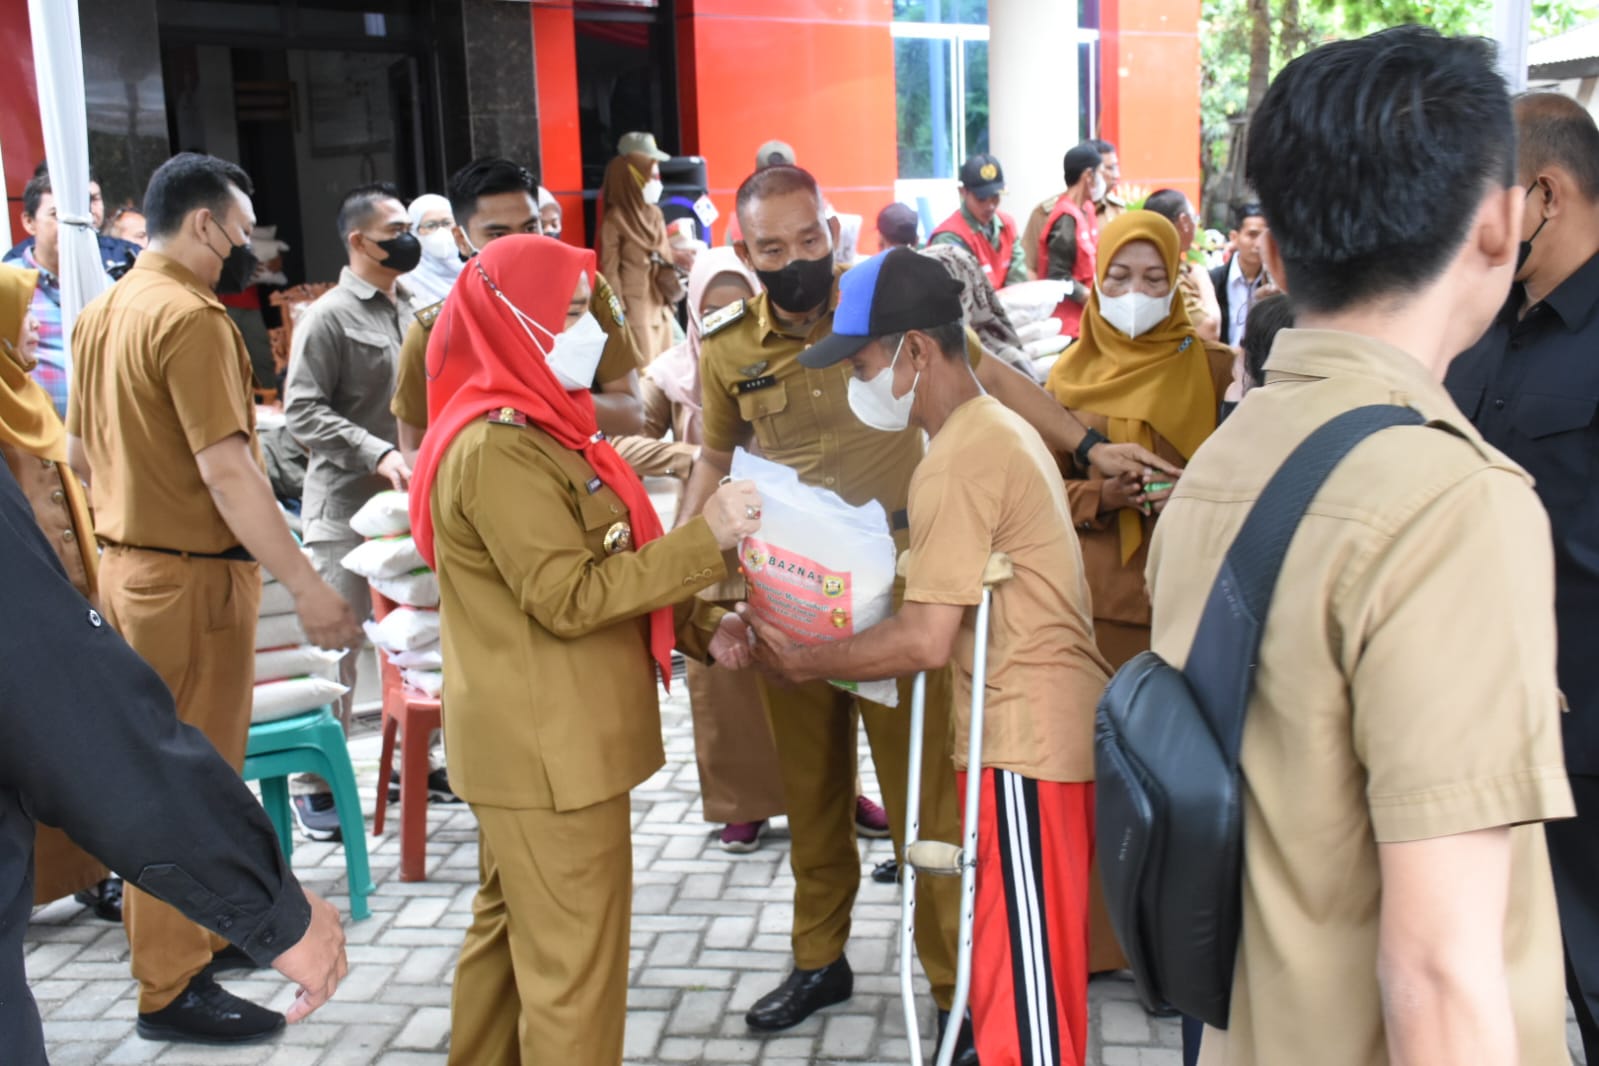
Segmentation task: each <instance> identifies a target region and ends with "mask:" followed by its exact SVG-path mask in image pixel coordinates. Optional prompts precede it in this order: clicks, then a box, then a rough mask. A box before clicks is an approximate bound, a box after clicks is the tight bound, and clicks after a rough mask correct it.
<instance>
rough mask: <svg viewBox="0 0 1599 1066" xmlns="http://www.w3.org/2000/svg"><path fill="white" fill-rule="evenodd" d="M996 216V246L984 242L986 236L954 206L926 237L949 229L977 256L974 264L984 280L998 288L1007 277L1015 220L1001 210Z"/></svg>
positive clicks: (1014, 250) (1008, 276)
mask: <svg viewBox="0 0 1599 1066" xmlns="http://www.w3.org/2000/svg"><path fill="white" fill-rule="evenodd" d="M995 217H996V218H998V219H999V247H998V248H995V247H994V246H993V245H992V244H990V243H989V242H988V238H987V237H985V236H984V235H983V234H981V233H978V232H977V231H976V230H974V229H972V227H971V226H969V225H967V223H966V216H965V215H963V214H961V212H960V210H959V209H957V210H956V211H955V213H954V214H953V215H950V216H949V217H948V218H946V219H945V220H944V221H942V222H940V223H939V224H938V228H937V229H935V230H934V231H933V232H932V236H929V237H928V238H927V239H928V241H929V242H931V241H932V239H933V237H936V236H938V235H939V234H940V233H953V234H954V235H955V236H957V237H959V238H960V239H961V242H962V243H963V244H965V245H966V250H967V251H969V252H971V253H972V254H973V255H975V256H976V257H977V265H978V266H980V267H982V268H983V276H984V277H985V278H987V279H988V283H989V284H990V285H992V286H993V287H994V288H996V289H999V288H1003V287H1004V286H1005V283H1006V281H1008V280H1009V278H1010V261H1011V256H1013V255H1015V254H1016V220H1015V219H1013V218H1011V217H1010V216H1009V215H1007V214H1006V213H1005V212H1003V211H1001V212H999V214H998V215H996V216H995Z"/></svg>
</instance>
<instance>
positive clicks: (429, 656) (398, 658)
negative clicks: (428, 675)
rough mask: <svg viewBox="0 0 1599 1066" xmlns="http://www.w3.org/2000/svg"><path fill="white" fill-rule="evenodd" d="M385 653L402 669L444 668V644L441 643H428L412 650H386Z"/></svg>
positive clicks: (390, 660)
mask: <svg viewBox="0 0 1599 1066" xmlns="http://www.w3.org/2000/svg"><path fill="white" fill-rule="evenodd" d="M383 654H385V655H387V656H388V657H389V662H391V663H393V664H394V665H395V666H398V667H399V668H400V669H401V670H442V669H444V646H443V645H441V644H428V645H426V646H425V647H421V648H413V649H412V650H410V651H394V652H390V651H386V652H384V653H383Z"/></svg>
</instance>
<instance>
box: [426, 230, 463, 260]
mask: <svg viewBox="0 0 1599 1066" xmlns="http://www.w3.org/2000/svg"><path fill="white" fill-rule="evenodd" d="M422 252H423V254H424V255H426V256H428V258H430V259H437V260H438V261H439V262H441V263H450V262H456V263H459V262H460V261H461V253H460V250H459V249H457V248H456V247H455V234H454V233H452V232H450V231H449V230H447V229H436V230H434V231H433V232H432V233H429V234H428V235H427V236H426V237H423V238H422Z"/></svg>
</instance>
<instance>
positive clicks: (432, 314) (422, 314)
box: [416, 300, 444, 329]
mask: <svg viewBox="0 0 1599 1066" xmlns="http://www.w3.org/2000/svg"><path fill="white" fill-rule="evenodd" d="M442 310H444V301H443V300H440V301H439V302H438V303H436V304H428V305H427V306H426V307H424V308H422V310H420V311H418V312H417V313H416V320H417V321H418V322H420V323H421V324H422V328H423V329H432V328H433V323H435V322H437V321H438V320H439V312H440V311H442Z"/></svg>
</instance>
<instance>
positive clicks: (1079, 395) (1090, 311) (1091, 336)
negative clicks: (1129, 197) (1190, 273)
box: [1048, 211, 1216, 563]
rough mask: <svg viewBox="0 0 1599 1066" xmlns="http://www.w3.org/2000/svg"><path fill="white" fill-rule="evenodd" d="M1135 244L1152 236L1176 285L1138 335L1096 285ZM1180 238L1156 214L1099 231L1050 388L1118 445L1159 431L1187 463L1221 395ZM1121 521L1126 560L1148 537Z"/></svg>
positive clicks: (1211, 425) (1131, 216)
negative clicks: (1113, 318)
mask: <svg viewBox="0 0 1599 1066" xmlns="http://www.w3.org/2000/svg"><path fill="white" fill-rule="evenodd" d="M1133 241H1149V242H1150V243H1151V244H1153V245H1154V246H1155V247H1156V248H1157V249H1158V250H1159V251H1160V256H1161V258H1162V259H1163V260H1165V263H1166V274H1167V276H1168V277H1170V278H1171V286H1172V302H1171V312H1170V313H1169V314H1168V315H1167V316H1166V319H1165V321H1164V322H1162V323H1161V324H1160V325H1158V326H1156V327H1155V328H1154V329H1152V330H1150V331H1149V332H1148V333H1145V334H1143V335H1142V336H1140V337H1138V338H1136V339H1134V338H1132V337H1129V336H1127V335H1126V334H1125V333H1123V332H1121V331H1120V330H1118V329H1116V328H1114V327H1113V326H1111V325H1110V323H1108V322H1106V321H1105V318H1104V316H1103V315H1101V314H1100V311H1099V285H1100V284H1104V281H1105V274H1106V272H1107V271H1108V270H1109V269H1110V264H1111V261H1112V260H1114V259H1115V258H1116V253H1117V252H1119V251H1120V250H1121V249H1122V248H1123V247H1125V246H1126V245H1128V244H1131V243H1132V242H1133ZM1180 243H1181V242H1180V240H1179V238H1178V236H1177V228H1176V227H1175V226H1173V225H1172V224H1171V223H1170V222H1168V221H1167V220H1166V219H1165V218H1164V217H1162V216H1160V215H1157V214H1155V213H1154V212H1153V211H1128V212H1126V213H1124V214H1122V215H1120V216H1118V217H1117V218H1116V219H1115V220H1114V221H1112V222H1111V223H1110V224H1109V225H1107V226H1106V227H1105V228H1104V229H1103V230H1101V231H1100V234H1099V252H1098V256H1099V261H1098V264H1097V266H1096V268H1095V281H1096V282H1098V283H1099V284H1096V285H1095V287H1094V291H1093V292H1092V293H1090V294H1089V296H1088V306H1087V307H1085V308H1084V309H1083V320H1082V332H1081V335H1080V336H1079V337H1078V340H1077V343H1076V344H1074V345H1072V346H1071V347H1070V348H1068V349H1067V350H1066V352H1065V353H1064V354H1063V355H1062V356H1061V357H1060V359H1059V361H1057V362H1056V364H1055V367H1054V369H1053V370H1051V371H1050V373H1049V384H1048V387H1049V391H1050V392H1051V393H1053V394H1054V396H1055V399H1057V400H1059V401H1060V402H1061V404H1062V405H1064V406H1065V407H1068V408H1070V409H1071V410H1074V411H1095V412H1097V413H1099V414H1102V415H1104V416H1106V419H1107V420H1108V422H1109V427H1108V435H1109V436H1110V439H1111V440H1112V441H1113V442H1115V443H1117V444H1126V443H1132V444H1141V445H1143V446H1144V447H1145V448H1149V449H1151V450H1153V449H1154V446H1155V434H1157V433H1158V434H1160V435H1161V436H1162V437H1164V438H1165V439H1166V440H1167V441H1169V442H1170V443H1171V445H1172V446H1173V447H1174V448H1176V449H1177V451H1178V452H1179V453H1180V454H1181V455H1182V457H1183V458H1184V459H1185V460H1186V459H1189V458H1191V457H1192V456H1193V454H1194V452H1195V451H1196V450H1197V449H1198V448H1199V446H1200V444H1202V443H1203V442H1204V440H1205V438H1206V437H1208V436H1210V434H1211V433H1212V432H1213V431H1214V430H1215V428H1216V399H1215V386H1214V385H1213V383H1212V382H1211V377H1210V360H1209V357H1208V356H1207V355H1206V354H1205V346H1204V344H1203V343H1201V342H1200V340H1199V335H1198V334H1197V333H1195V332H1194V327H1193V324H1192V323H1191V322H1189V321H1188V311H1187V309H1186V308H1184V306H1183V300H1182V294H1181V293H1180V292H1178V290H1177V272H1178V268H1179V266H1180V265H1181V263H1180V259H1181V253H1182V249H1181V248H1180V247H1179V244H1180ZM1117 525H1118V528H1119V530H1120V532H1121V543H1122V562H1123V563H1126V562H1127V561H1128V560H1129V559H1131V558H1132V557H1133V555H1134V554H1135V553H1136V552H1137V551H1138V546H1139V544H1140V543H1142V542H1143V539H1144V528H1143V522H1142V520H1141V519H1140V516H1139V515H1138V513H1137V512H1136V511H1134V510H1132V509H1130V508H1123V509H1122V510H1121V512H1120V513H1119V516H1118V518H1117Z"/></svg>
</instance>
